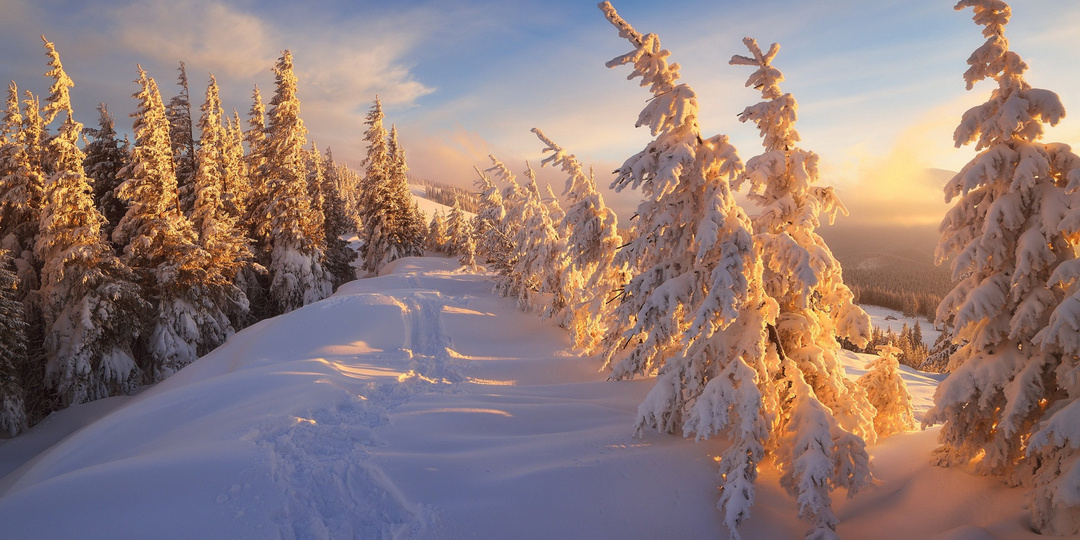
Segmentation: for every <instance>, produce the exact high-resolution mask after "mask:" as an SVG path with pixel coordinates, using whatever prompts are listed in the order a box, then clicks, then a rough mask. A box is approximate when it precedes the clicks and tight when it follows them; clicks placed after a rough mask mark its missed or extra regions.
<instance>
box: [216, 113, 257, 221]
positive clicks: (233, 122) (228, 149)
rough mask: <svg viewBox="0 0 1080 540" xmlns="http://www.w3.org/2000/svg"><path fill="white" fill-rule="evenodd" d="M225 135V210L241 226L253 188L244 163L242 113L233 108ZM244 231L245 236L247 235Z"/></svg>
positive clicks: (223, 165)
mask: <svg viewBox="0 0 1080 540" xmlns="http://www.w3.org/2000/svg"><path fill="white" fill-rule="evenodd" d="M225 122H226V126H225V136H224V142H223V151H222V167H223V168H224V177H223V179H222V186H221V191H222V198H223V201H224V206H225V212H226V213H227V214H229V215H230V216H232V217H233V218H234V219H235V220H236V222H237V223H238V224H239V226H240V227H241V228H244V227H243V224H242V220H243V218H244V201H246V200H247V199H248V197H249V192H250V191H251V188H250V186H249V184H248V175H247V169H246V167H245V163H244V132H243V128H242V127H241V124H240V115H239V114H238V113H237V112H236V109H233V116H232V118H231V119H225ZM246 232H247V231H246V230H245V231H244V233H245V235H244V236H245V237H246V236H247V234H246Z"/></svg>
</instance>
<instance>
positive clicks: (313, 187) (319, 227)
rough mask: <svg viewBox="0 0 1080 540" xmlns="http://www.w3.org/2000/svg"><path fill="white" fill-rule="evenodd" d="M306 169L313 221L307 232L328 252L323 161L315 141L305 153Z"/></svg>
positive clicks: (321, 248) (311, 220)
mask: <svg viewBox="0 0 1080 540" xmlns="http://www.w3.org/2000/svg"><path fill="white" fill-rule="evenodd" d="M304 168H305V169H306V170H307V190H308V200H309V201H311V219H310V220H309V221H308V223H307V226H308V230H307V231H305V233H306V234H307V236H308V237H309V238H317V239H318V242H317V244H316V245H317V246H318V248H319V249H320V250H322V251H323V252H324V253H325V252H326V215H325V214H324V213H323V212H324V210H323V209H324V208H325V206H326V195H325V194H324V193H323V182H324V181H325V178H323V159H322V154H321V153H320V152H319V148H318V146H317V145H316V144H315V141H311V149H310V150H305V151H304Z"/></svg>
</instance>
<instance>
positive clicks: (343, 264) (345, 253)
mask: <svg viewBox="0 0 1080 540" xmlns="http://www.w3.org/2000/svg"><path fill="white" fill-rule="evenodd" d="M311 150H312V153H311V154H310V155H309V158H310V160H312V161H314V160H321V162H322V164H321V165H320V167H321V170H322V180H323V184H322V192H323V195H324V196H323V205H322V215H323V228H324V231H325V244H324V245H325V246H326V248H325V249H326V269H327V270H328V271H329V272H330V274H331V275H332V276H333V277H334V288H335V289H336V288H337V287H339V286H341V285H342V284H343V283H345V282H348V281H352V280H354V279H356V269H355V268H353V266H352V261H353V260H355V259H356V252H355V251H353V249H352V248H351V247H349V243H348V242H346V241H345V240H344V239H343V238H342V237H343V236H344V235H345V234H347V233H349V232H351V231H352V230H353V229H352V227H353V225H352V220H351V218H350V217H349V212H348V210H347V207H346V205H347V204H348V203H347V197H346V194H345V192H344V191H343V188H344V186H345V183H346V182H347V181H348V180H347V178H348V172H349V171H348V170H346V169H344V167H339V166H338V165H337V164H336V163H334V159H333V155H332V154H331V152H330V150H329V149H327V151H326V157H325V158H323V157H321V156H319V155H318V151H317V150H316V149H315V147H314V145H312V149H311Z"/></svg>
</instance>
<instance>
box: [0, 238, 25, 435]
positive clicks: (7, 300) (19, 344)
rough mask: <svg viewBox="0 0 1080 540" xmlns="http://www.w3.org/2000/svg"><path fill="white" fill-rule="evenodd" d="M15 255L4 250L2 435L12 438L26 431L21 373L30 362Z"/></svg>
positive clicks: (0, 262)
mask: <svg viewBox="0 0 1080 540" xmlns="http://www.w3.org/2000/svg"><path fill="white" fill-rule="evenodd" d="M11 268H12V260H11V255H10V254H9V253H8V252H7V251H4V250H0V434H5V435H7V436H10V437H14V436H15V435H18V434H19V432H20V431H22V430H23V429H25V428H26V423H27V422H26V402H25V399H24V393H23V388H22V385H21V384H19V371H20V370H21V369H22V366H23V365H24V364H25V363H26V362H27V357H26V345H27V344H26V321H25V319H24V318H23V306H22V303H21V302H19V301H18V300H16V299H15V293H16V287H17V285H18V279H19V278H18V277H16V276H15V272H13V271H12V270H11Z"/></svg>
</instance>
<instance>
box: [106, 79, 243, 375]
mask: <svg viewBox="0 0 1080 540" xmlns="http://www.w3.org/2000/svg"><path fill="white" fill-rule="evenodd" d="M135 83H136V84H138V85H139V91H138V92H136V93H135V95H134V96H133V97H135V99H136V100H137V101H138V103H139V104H138V108H137V109H136V111H135V113H133V114H132V117H133V118H134V131H135V147H134V150H133V152H132V162H131V164H130V165H128V166H127V167H125V168H124V169H123V170H122V171H121V176H122V177H124V182H123V183H122V184H121V185H120V187H119V189H118V190H117V195H118V196H119V197H120V198H121V199H122V200H124V201H125V202H127V204H128V211H127V213H126V214H125V215H124V218H123V219H121V220H120V224H119V225H117V227H116V230H115V231H113V241H115V242H117V243H119V244H121V245H123V246H124V254H123V257H122V260H123V262H124V263H125V264H127V265H128V266H130V267H131V268H132V269H133V270H135V272H136V274H137V276H138V278H139V284H140V286H141V287H142V291H143V295H144V297H145V298H146V299H147V300H149V301H150V302H151V303H152V305H153V307H154V311H155V312H156V313H157V316H156V318H155V319H154V320H153V322H152V323H151V325H150V326H151V328H150V329H149V331H145V332H143V339H142V341H141V343H142V347H143V349H144V354H141V355H139V356H140V357H139V358H137V360H139V361H140V362H141V366H140V367H142V369H143V372H144V374H145V377H146V379H147V380H149V381H160V380H162V379H164V378H166V377H168V376H169V375H171V374H172V373H174V372H175V371H177V370H178V369H180V368H181V367H183V366H185V365H187V364H188V363H190V362H192V361H194V360H195V359H196V358H197V357H198V356H199V355H201V354H205V353H206V352H208V351H209V350H210V349H212V348H213V347H215V346H217V345H218V344H220V343H221V342H222V341H224V340H225V338H226V337H227V336H228V334H229V332H230V323H229V319H228V317H227V316H226V314H225V313H224V312H223V311H222V310H221V307H220V306H219V305H217V304H215V303H214V302H213V300H211V299H216V298H220V296H219V295H220V291H218V290H215V287H216V286H217V284H216V283H215V282H214V281H213V280H212V279H211V280H208V279H207V277H208V273H207V271H206V269H207V268H210V267H211V261H210V255H209V254H208V253H207V252H206V251H205V250H203V249H202V248H200V247H199V246H198V245H197V242H198V235H197V233H196V232H195V230H194V228H193V227H192V224H191V221H190V220H189V219H188V218H187V217H186V216H184V214H183V213H182V212H181V210H180V204H179V200H178V197H177V190H176V173H175V169H174V168H173V163H174V162H173V153H172V148H171V146H170V142H169V123H168V120H167V119H166V116H165V106H164V104H163V103H162V101H161V94H160V93H159V92H158V88H157V83H155V82H154V80H153V79H152V78H150V77H148V76H147V75H146V72H145V71H143V69H142V67H139V78H138V79H137V80H136V81H135Z"/></svg>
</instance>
